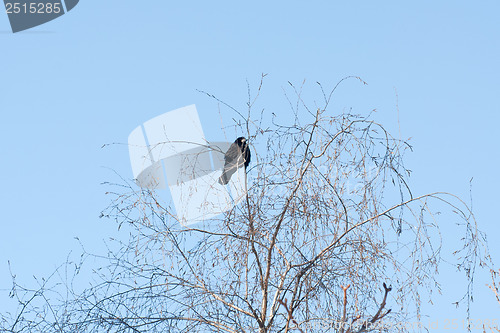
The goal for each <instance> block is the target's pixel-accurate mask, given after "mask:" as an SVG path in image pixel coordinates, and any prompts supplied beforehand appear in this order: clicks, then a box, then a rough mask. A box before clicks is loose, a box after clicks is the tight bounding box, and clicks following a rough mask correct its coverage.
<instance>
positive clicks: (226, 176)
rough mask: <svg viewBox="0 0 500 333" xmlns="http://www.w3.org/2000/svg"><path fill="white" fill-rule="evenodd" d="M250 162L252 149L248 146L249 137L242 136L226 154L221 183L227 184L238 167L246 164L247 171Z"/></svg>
mask: <svg viewBox="0 0 500 333" xmlns="http://www.w3.org/2000/svg"><path fill="white" fill-rule="evenodd" d="M249 164H250V149H249V148H248V142H247V139H245V138H244V137H242V136H240V137H239V138H237V139H236V140H235V141H234V142H233V143H232V144H231V146H230V147H229V149H228V150H227V152H226V154H225V155H224V169H223V170H222V175H221V176H220V178H219V184H221V185H227V183H229V180H230V179H231V176H232V175H233V174H234V173H235V172H236V171H237V170H238V168H240V167H242V166H245V171H246V169H247V167H248V165H249Z"/></svg>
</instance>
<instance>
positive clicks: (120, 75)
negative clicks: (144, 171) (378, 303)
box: [0, 0, 500, 332]
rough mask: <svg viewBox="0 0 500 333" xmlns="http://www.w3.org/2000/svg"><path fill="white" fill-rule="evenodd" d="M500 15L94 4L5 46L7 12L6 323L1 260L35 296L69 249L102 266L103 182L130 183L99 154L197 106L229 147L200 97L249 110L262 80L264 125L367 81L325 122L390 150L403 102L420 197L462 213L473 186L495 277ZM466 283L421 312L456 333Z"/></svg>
mask: <svg viewBox="0 0 500 333" xmlns="http://www.w3.org/2000/svg"><path fill="white" fill-rule="evenodd" d="M499 17H500V2H498V1H476V2H473V1H441V2H436V1H419V2H408V1H321V2H320V1H310V2H306V1H286V2H285V1H281V2H278V1H275V2H270V1H269V2H266V1H252V2H245V3H237V2H234V1H224V2H209V1H182V2H180V1H177V2H175V3H172V2H170V1H164V0H161V1H160V0H154V1H153V0H152V1H135V2H133V1H123V0H120V1H119V0H106V1H98V0H94V1H91V0H87V1H81V2H80V4H79V5H78V6H77V7H75V8H74V9H73V10H72V11H71V12H70V13H68V14H66V15H64V16H62V17H60V18H58V19H56V20H54V21H52V22H49V23H47V24H45V25H43V26H40V27H37V28H34V29H32V30H29V31H26V32H21V33H17V34H12V33H11V32H10V26H9V22H8V19H7V15H6V14H5V13H0V114H1V118H0V119H1V124H2V126H1V130H0V153H1V157H0V158H1V164H0V177H1V179H2V182H1V186H2V191H1V194H0V195H1V199H0V208H1V211H0V223H1V224H0V225H1V231H0V304H1V305H0V310H4V308H5V307H8V305H9V304H12V303H10V302H9V301H8V296H7V295H8V290H9V288H10V287H11V279H10V274H9V269H8V265H7V261H8V260H10V262H11V265H12V269H13V271H14V273H16V274H17V277H18V279H19V281H20V282H22V281H25V282H26V283H28V284H29V283H33V278H32V276H33V275H36V276H39V277H40V276H46V275H48V274H49V273H50V272H52V271H53V270H54V269H55V268H56V267H57V266H58V265H59V264H60V263H62V262H63V261H64V260H65V258H66V255H67V253H68V252H69V251H71V250H74V251H76V252H78V248H79V246H78V243H77V242H76V240H74V237H79V238H80V240H81V241H82V242H83V244H84V245H85V246H86V247H87V248H89V249H91V250H95V251H96V252H98V251H104V246H103V242H102V240H103V239H105V238H108V237H111V236H114V237H116V236H118V237H120V235H119V232H118V231H117V230H116V225H115V224H113V223H112V222H111V221H107V220H103V219H99V218H98V216H99V214H100V211H101V210H102V209H104V208H105V207H106V206H107V205H108V204H109V198H108V197H107V196H105V195H104V192H105V191H106V190H107V188H106V186H103V185H101V183H102V182H105V181H115V180H117V177H116V175H115V173H114V172H115V171H116V172H117V173H118V174H120V175H122V176H123V177H125V178H132V172H131V169H130V163H129V158H128V151H127V147H126V145H111V146H107V147H105V148H101V146H103V145H104V144H109V143H123V144H124V143H126V141H127V136H128V134H129V133H130V132H131V131H132V130H133V129H134V128H135V127H136V126H138V125H139V124H141V123H143V122H144V121H146V120H148V119H150V118H153V117H154V116H157V115H159V114H161V113H164V112H166V111H169V110H172V109H175V108H178V107H182V106H185V105H189V104H193V103H194V104H196V105H197V107H198V111H199V113H200V118H201V121H202V124H203V127H204V130H205V134H206V136H207V137H208V138H209V139H212V140H223V139H225V138H224V134H223V133H222V132H221V130H220V117H219V114H218V111H217V107H216V104H215V103H214V102H213V100H210V99H209V98H207V97H206V96H205V95H203V94H201V93H199V92H197V91H196V90H197V89H200V90H205V91H208V92H211V93H214V94H215V95H217V96H218V97H220V98H222V99H224V100H225V101H227V102H229V103H230V104H232V105H234V106H236V107H241V108H244V104H245V102H246V98H247V96H246V95H247V91H246V89H247V86H246V80H247V79H248V81H249V82H250V84H251V86H253V87H256V85H257V82H258V80H259V77H260V74H261V73H268V76H267V80H266V81H265V85H264V90H263V99H264V101H266V102H267V104H266V105H267V108H266V110H267V112H274V113H276V114H277V115H278V116H281V117H286V116H287V113H288V112H289V109H288V105H287V102H286V100H285V98H284V96H283V91H282V88H283V87H286V86H287V81H290V82H293V83H296V84H300V83H301V82H302V81H303V80H304V79H305V80H306V84H307V87H308V89H311V91H314V89H316V87H315V85H316V84H315V82H316V81H319V82H321V83H322V84H323V85H324V86H325V87H327V88H331V87H333V85H334V84H335V83H337V82H338V81H339V80H340V79H341V78H343V77H345V76H347V75H358V76H360V77H361V78H362V79H363V80H365V81H366V82H367V83H368V85H367V86H363V85H361V84H359V82H356V81H354V80H353V81H349V82H346V83H345V84H344V85H342V86H341V88H340V89H339V90H338V92H337V94H336V99H335V101H334V104H333V105H332V106H333V107H332V109H331V110H332V112H342V111H343V110H347V109H348V108H349V107H353V108H354V112H359V113H363V114H366V113H368V112H369V111H370V110H372V109H377V113H376V114H375V119H376V120H378V121H379V122H382V123H384V124H386V125H387V126H388V128H389V129H391V130H392V131H393V132H394V134H395V135H397V134H398V131H399V129H398V125H397V124H398V114H397V105H398V106H399V122H400V130H401V133H402V137H404V138H408V137H412V140H411V142H412V144H413V146H414V152H413V153H411V154H409V155H407V160H406V166H407V167H409V168H410V169H411V170H412V171H413V174H412V177H411V185H412V186H413V188H414V194H423V193H424V192H433V191H448V192H452V193H454V194H457V195H459V196H462V197H464V198H465V199H468V198H469V180H470V179H471V178H472V177H473V178H474V180H473V182H472V184H473V190H472V193H473V208H474V212H475V214H476V217H477V220H478V222H479V225H480V228H481V229H482V230H483V231H485V232H486V233H487V234H488V236H489V240H490V251H491V252H492V253H493V254H494V255H495V254H497V256H496V259H497V260H496V262H497V263H500V244H499V242H498V240H497V238H498V234H499V229H500V228H499V218H498V208H499V205H498V195H497V189H498V188H499V187H500V181H499V176H498V166H499V162H500V158H499V148H498V145H499V143H500V142H499V141H500V140H499V139H498V135H499V130H498V126H499V123H500V107H499V96H500V80H499V76H500V60H499V59H500V19H499ZM396 92H397V93H396ZM396 96H397V97H396ZM223 116H226V117H227V118H226V119H223V120H224V121H225V122H227V123H229V122H230V119H229V117H230V116H231V114H230V113H226V114H225V115H223ZM232 135H233V134H231V136H232ZM230 138H231V139H232V137H230ZM113 170H114V171H113ZM441 223H442V233H443V237H444V239H445V240H447V239H455V238H453V237H457V234H456V229H455V228H454V227H453V224H452V221H447V220H441ZM452 245H454V244H452ZM458 276H459V275H458V274H457V273H455V272H454V269H453V268H452V267H451V266H444V267H443V269H442V270H441V273H440V275H439V280H440V281H441V282H442V283H443V296H442V297H435V298H434V300H435V303H434V305H430V304H424V305H423V312H424V313H427V314H430V315H431V318H441V319H443V318H450V319H454V318H456V319H458V320H462V319H465V315H464V312H463V309H459V310H456V309H455V307H454V306H453V305H452V304H451V302H452V301H453V300H456V296H457V290H460V291H461V290H465V289H459V288H465V285H464V284H463V281H461V280H460V279H459V278H458ZM486 283H490V279H489V274H484V273H480V274H478V276H477V278H476V283H475V292H476V297H475V302H474V303H473V306H472V312H471V317H472V318H474V319H482V320H484V319H494V318H497V319H499V321H500V305H499V304H498V303H496V302H495V300H494V297H493V294H492V293H491V292H490V291H489V290H488V288H487V287H486V286H485V284H486ZM389 306H390V304H389ZM457 331H458V332H460V331H461V330H457Z"/></svg>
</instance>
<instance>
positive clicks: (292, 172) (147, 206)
mask: <svg viewBox="0 0 500 333" xmlns="http://www.w3.org/2000/svg"><path fill="white" fill-rule="evenodd" d="M263 77H264V76H263ZM346 79H354V80H358V81H360V82H362V83H364V82H363V81H362V80H361V79H359V78H356V77H349V78H345V79H343V80H342V81H344V80H346ZM342 81H340V82H339V83H338V84H337V85H336V86H335V87H334V88H333V89H332V90H330V91H329V92H328V93H327V92H325V91H324V90H323V87H322V86H321V85H319V88H318V91H319V92H321V95H320V96H321V102H316V104H314V103H309V102H307V101H305V100H304V99H303V98H302V87H295V86H293V85H291V84H290V88H289V91H288V93H286V94H285V96H286V98H287V100H288V102H289V111H288V112H289V117H287V119H285V121H283V120H280V119H279V118H278V117H275V116H274V115H273V116H272V118H271V119H269V120H266V117H268V116H270V115H271V114H272V113H268V112H265V111H264V110H262V111H260V112H257V113H255V111H254V110H255V109H256V108H257V106H256V105H257V104H256V103H257V101H258V99H257V97H258V96H259V94H260V91H261V87H262V81H261V84H260V86H259V87H258V89H257V91H256V94H255V95H252V94H251V93H250V89H249V99H248V102H247V105H246V110H245V111H242V110H240V109H237V108H233V107H231V106H229V105H228V104H226V103H224V102H223V101H222V100H220V99H218V98H217V97H215V96H213V95H209V96H210V97H211V98H213V99H214V100H215V101H216V102H217V103H218V104H219V106H222V107H228V108H229V109H230V110H232V112H235V115H236V116H235V117H239V119H236V120H235V123H234V126H235V128H236V129H237V131H239V133H241V134H244V135H245V136H246V137H247V138H248V139H249V142H250V144H251V149H252V156H253V157H254V158H253V162H252V163H253V164H252V165H251V166H250V168H249V169H248V194H247V196H246V199H245V200H244V202H243V203H242V204H239V205H237V206H236V207H234V208H233V209H232V210H231V211H229V212H227V213H226V214H224V216H222V217H220V218H219V219H218V220H212V221H210V223H209V226H205V227H203V228H202V227H192V228H189V227H182V226H181V225H180V224H179V221H177V219H176V215H175V212H174V209H173V208H172V205H171V204H170V203H169V202H165V200H164V199H163V198H162V196H161V195H160V194H159V193H156V192H155V191H151V190H144V189H139V188H137V187H136V186H135V185H134V184H133V183H131V182H128V181H126V180H123V181H122V182H121V183H120V184H114V185H113V184H110V186H112V187H113V188H114V189H113V190H112V191H111V192H110V194H111V195H113V196H114V198H113V200H112V204H111V205H110V206H109V207H108V209H106V210H105V211H104V212H103V216H105V217H109V218H112V219H114V220H116V222H117V223H118V224H119V225H120V226H122V225H124V224H126V225H127V226H128V227H129V228H132V232H131V238H130V241H129V242H128V243H127V242H125V243H122V244H121V247H120V248H119V249H118V250H115V251H110V255H109V256H108V257H105V258H103V259H104V260H105V261H107V265H106V266H103V267H101V269H100V270H99V271H97V272H96V274H97V276H98V279H97V280H96V282H95V283H94V284H93V285H92V287H90V288H87V289H85V290H84V291H83V292H74V291H72V292H68V291H67V290H72V288H71V283H66V285H65V288H63V289H65V290H66V293H63V294H59V296H58V298H59V302H55V301H52V302H42V303H45V306H44V305H43V304H42V305H40V307H38V306H30V302H32V300H33V299H36V298H40V297H46V295H47V293H48V292H49V291H50V290H52V288H48V287H46V286H45V285H43V286H41V288H40V289H39V290H26V289H24V290H21V289H19V288H20V287H19V286H17V285H16V286H15V287H16V288H15V289H14V292H13V295H15V296H16V297H19V302H20V304H21V305H22V306H21V308H20V309H19V311H18V313H17V315H15V316H12V317H11V318H7V317H4V318H3V324H2V325H3V327H4V328H5V329H6V331H9V332H24V331H26V332H27V331H30V332H31V331H43V332H208V331H211V332H262V333H263V332H292V331H296V332H342V333H351V332H366V331H387V330H390V331H391V332H392V331H400V332H406V331H408V330H409V329H408V327H405V326H404V325H399V326H398V325H397V323H401V322H404V321H409V320H418V319H419V318H420V311H419V309H420V304H421V301H422V297H423V296H425V297H427V295H428V294H429V293H432V291H434V290H438V289H439V284H438V283H437V281H436V279H435V277H436V272H437V268H438V267H439V265H440V263H441V261H440V260H441V235H440V233H439V223H440V222H439V221H444V222H445V223H451V222H453V223H456V224H457V225H459V228H461V229H460V230H461V236H457V239H456V244H457V251H456V252H455V255H456V260H457V261H456V263H457V267H458V269H459V270H460V271H462V272H463V273H464V274H465V276H466V277H467V279H468V281H469V284H468V285H467V286H465V287H464V293H463V294H464V297H463V298H462V299H461V301H462V302H466V303H468V302H469V300H470V298H471V286H472V281H473V275H474V270H475V268H476V266H477V265H478V264H481V263H482V260H483V258H485V255H486V254H485V252H484V251H485V248H484V247H483V242H484V239H483V236H482V235H481V233H480V232H479V231H478V229H477V226H476V222H475V220H474V216H473V214H472V212H471V211H470V210H469V209H468V207H467V205H466V204H465V203H464V202H462V201H461V200H460V199H459V198H457V197H456V196H454V195H452V194H449V193H444V192H439V193H427V194H419V195H415V194H413V193H412V192H411V190H410V187H409V185H408V177H409V175H410V171H409V170H408V169H406V168H405V166H404V164H403V158H404V154H405V152H406V151H407V150H409V149H411V146H410V145H409V143H408V142H406V141H404V140H400V139H398V138H395V137H393V136H391V134H390V133H389V132H388V131H387V130H386V129H385V128H384V126H383V125H382V124H379V123H377V122H375V121H374V120H372V119H371V114H368V115H365V116H361V115H357V114H354V113H351V112H348V113H342V114H338V113H337V114H336V113H334V112H333V111H331V110H330V108H329V105H330V101H331V100H332V98H333V96H334V93H335V90H336V88H337V86H338V85H339V84H340V83H341V82H342ZM311 105H315V106H314V107H312V106H311ZM447 209H449V210H451V211H453V213H451V214H450V215H440V216H438V215H436V214H434V213H433V211H437V210H447ZM438 218H439V220H438ZM450 220H452V221H450ZM87 255H88V254H86V256H87ZM93 258H95V256H93ZM75 267H76V272H77V271H78V269H79V267H80V264H77V265H76V266H75ZM382 287H383V288H382ZM31 297H32V298H31ZM55 303H57V305H54V304H55ZM388 308H390V309H392V311H391V310H390V309H388ZM40 314H42V315H40Z"/></svg>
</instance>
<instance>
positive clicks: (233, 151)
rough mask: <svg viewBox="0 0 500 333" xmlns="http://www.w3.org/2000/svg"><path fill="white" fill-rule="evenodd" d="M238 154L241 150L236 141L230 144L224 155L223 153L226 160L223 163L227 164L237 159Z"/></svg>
mask: <svg viewBox="0 0 500 333" xmlns="http://www.w3.org/2000/svg"><path fill="white" fill-rule="evenodd" d="M240 155H241V150H240V147H239V146H238V144H237V143H233V144H231V146H230V147H229V149H228V150H227V152H226V155H224V161H225V162H226V163H225V164H226V165H228V164H229V163H232V162H233V161H237V160H238V157H239V156H240Z"/></svg>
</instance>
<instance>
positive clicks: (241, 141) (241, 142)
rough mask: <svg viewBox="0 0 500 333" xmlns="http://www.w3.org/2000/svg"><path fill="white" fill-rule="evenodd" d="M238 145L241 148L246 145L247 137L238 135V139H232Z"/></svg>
mask: <svg viewBox="0 0 500 333" xmlns="http://www.w3.org/2000/svg"><path fill="white" fill-rule="evenodd" d="M234 142H235V143H236V144H237V145H238V146H240V148H241V149H242V150H243V149H244V148H245V147H246V145H247V139H245V138H244V137H242V136H240V137H239V138H238V139H236V140H235V141H234Z"/></svg>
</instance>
